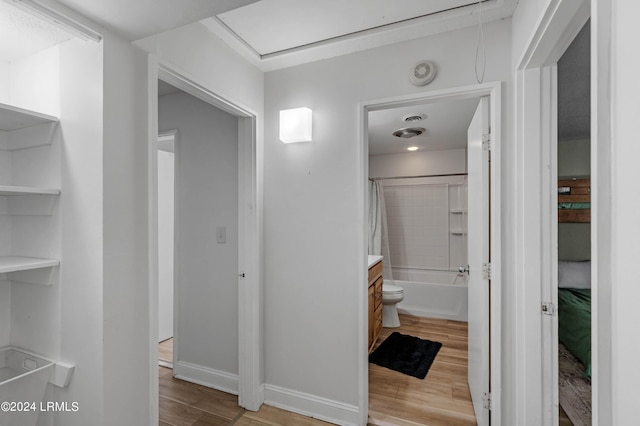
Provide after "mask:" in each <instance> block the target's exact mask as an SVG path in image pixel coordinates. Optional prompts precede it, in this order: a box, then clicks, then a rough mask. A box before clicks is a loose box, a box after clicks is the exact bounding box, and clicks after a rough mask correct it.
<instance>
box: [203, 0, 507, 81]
mask: <svg viewBox="0 0 640 426" xmlns="http://www.w3.org/2000/svg"><path fill="white" fill-rule="evenodd" d="M516 5H517V0H482V8H481V9H482V19H483V21H484V22H490V21H494V20H498V19H503V18H507V17H510V16H511V15H512V14H513V11H514V9H515V7H516ZM479 11H480V7H479V1H478V0H429V1H425V0H402V1H400V2H398V1H389V0H348V1H345V0H323V1H314V0H260V1H258V2H256V3H252V4H250V5H247V6H244V7H240V8H237V9H233V10H229V11H227V12H223V13H219V14H217V15H216V16H213V17H211V18H209V19H205V20H203V21H202V23H203V24H204V25H205V26H206V27H207V28H208V29H209V30H210V31H211V32H212V33H214V34H215V35H216V36H217V37H219V38H221V39H222V40H224V41H225V42H226V43H227V44H228V45H229V46H231V47H232V48H234V49H235V50H236V51H237V52H239V53H240V54H241V55H242V56H243V57H244V58H245V59H247V60H248V61H250V62H251V63H253V64H254V65H256V66H257V67H258V68H260V69H261V70H263V71H271V70H275V69H280V68H285V67H289V66H293V65H299V64H302V63H307V62H311V61H317V60H320V59H326V58H330V57H334V56H338V55H344V54H349V53H354V52H357V51H361V50H365V49H372V48H375V47H380V46H384V45H388V44H392V43H398V42H402V41H406V40H412V39H417V38H420V37H425V36H429V35H433V34H436V33H441V32H445V31H451V30H453V29H457V28H462V27H466V26H473V25H477V23H478V14H479Z"/></svg>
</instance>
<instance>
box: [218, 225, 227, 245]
mask: <svg viewBox="0 0 640 426" xmlns="http://www.w3.org/2000/svg"><path fill="white" fill-rule="evenodd" d="M216 243H218V244H226V243H227V227H226V226H218V227H216Z"/></svg>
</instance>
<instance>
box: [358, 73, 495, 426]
mask: <svg viewBox="0 0 640 426" xmlns="http://www.w3.org/2000/svg"><path fill="white" fill-rule="evenodd" d="M482 96H487V97H488V98H489V99H490V114H489V116H490V120H489V122H490V127H491V129H493V131H492V136H491V139H492V142H491V144H492V146H491V149H487V151H486V153H487V155H488V156H489V157H490V159H491V161H492V164H495V167H492V169H491V171H490V187H491V189H490V196H488V203H489V204H490V206H491V211H492V213H493V212H495V214H494V215H493V216H492V217H491V219H490V227H489V229H490V231H489V230H487V232H488V234H489V233H490V239H491V243H490V248H489V249H490V251H491V255H492V259H499V258H500V218H499V216H500V213H499V209H498V206H499V200H500V188H499V182H500V179H499V173H500V167H499V158H500V157H499V142H500V122H501V120H500V117H501V108H500V83H490V84H481V85H477V86H471V87H463V88H458V89H450V90H443V91H437V92H432V93H428V94H421V95H417V96H407V97H401V98H394V99H386V100H380V101H373V102H368V103H365V104H362V105H361V123H362V138H361V140H362V141H363V142H362V144H363V146H362V152H363V156H362V160H363V162H362V170H363V172H364V173H363V182H362V183H363V186H362V187H363V191H362V194H363V203H362V206H363V213H364V212H366V211H367V210H368V209H367V208H366V206H367V197H366V196H365V194H367V193H368V191H367V190H366V189H365V188H366V185H367V182H368V179H369V164H368V163H369V131H368V129H369V114H370V113H372V112H376V111H382V110H388V109H394V108H400V107H404V106H407V107H411V106H418V105H424V104H430V103H437V102H447V101H456V100H465V99H472V98H475V99H476V105H477V99H479V98H480V97H482ZM487 148H488V147H487ZM481 149H482V148H481ZM405 177H406V176H405ZM454 210H455V209H454ZM447 213H449V212H447ZM366 217H367V216H366V215H364V214H363V218H365V219H364V220H363V223H367V220H366ZM363 232H364V236H365V237H366V238H364V243H363V246H362V251H363V258H365V257H366V254H367V252H368V234H369V231H368V226H367V229H365V230H363ZM392 257H393V256H392ZM363 263H364V265H366V264H367V263H366V262H363ZM492 266H493V268H492V270H493V274H492V276H491V282H492V287H493V288H494V289H495V291H492V292H491V293H490V296H488V297H490V303H487V306H486V308H487V312H489V317H490V329H489V326H488V324H487V331H490V333H491V336H492V338H491V339H489V338H487V339H486V341H485V342H484V343H485V344H486V348H487V352H489V351H490V353H491V354H492V356H491V358H490V359H489V358H488V357H487V358H486V360H487V364H488V365H486V370H487V371H490V377H488V379H489V380H490V381H491V383H492V384H493V387H492V389H491V395H489V389H487V390H486V394H487V395H486V401H487V402H488V400H489V398H490V399H491V400H493V401H496V403H494V404H493V406H492V407H490V406H489V405H488V404H486V405H487V418H489V417H490V418H491V421H494V422H497V423H498V424H499V417H500V409H499V401H500V399H499V395H500V388H499V383H500V338H499V336H500V290H499V289H500V273H499V265H492ZM362 272H363V275H364V277H363V281H366V279H367V278H366V276H367V275H368V274H367V271H366V267H363V271H362ZM365 274H366V275H365ZM454 275H455V274H454ZM364 288H365V289H366V285H365V286H364ZM367 301H368V298H367V297H366V294H364V295H363V297H362V298H361V305H360V308H361V313H362V314H363V315H361V325H362V327H361V332H362V336H361V341H362V342H363V344H362V345H361V349H362V351H363V352H362V357H361V360H362V362H361V370H360V373H361V382H360V383H361V386H362V389H363V393H362V394H361V395H363V398H362V399H361V400H360V407H361V413H364V416H363V417H364V418H363V419H362V422H363V424H364V423H366V421H367V417H366V415H367V413H368V404H369V400H368V396H369V391H370V390H371V389H370V383H369V378H368V373H369V368H368V350H367V348H368V345H367V340H368V332H367V331H368V330H367V328H368V318H369V317H368V306H367ZM489 306H490V307H491V309H490V310H489ZM480 404H481V405H482V404H483V403H482V402H480ZM489 408H491V409H490V410H489Z"/></svg>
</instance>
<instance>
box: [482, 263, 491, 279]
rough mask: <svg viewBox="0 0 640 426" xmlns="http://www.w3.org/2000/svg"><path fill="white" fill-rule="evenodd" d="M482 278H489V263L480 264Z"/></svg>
mask: <svg viewBox="0 0 640 426" xmlns="http://www.w3.org/2000/svg"><path fill="white" fill-rule="evenodd" d="M482 278H483V279H485V280H490V279H491V263H483V264H482Z"/></svg>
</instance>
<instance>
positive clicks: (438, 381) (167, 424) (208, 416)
mask: <svg viewBox="0 0 640 426" xmlns="http://www.w3.org/2000/svg"><path fill="white" fill-rule="evenodd" d="M400 321H401V323H402V326H401V327H400V328H396V329H388V328H383V329H382V332H381V335H380V338H379V339H378V341H377V343H376V347H377V345H379V344H380V343H381V342H382V341H383V340H384V339H386V338H387V337H388V336H389V335H390V334H391V333H392V332H393V331H398V332H400V333H403V334H409V335H412V336H416V337H420V338H423V339H428V340H432V341H438V342H440V343H442V348H441V349H440V351H439V352H438V355H437V356H436V358H435V361H434V363H433V365H432V366H431V369H430V370H429V373H428V374H427V377H425V379H424V380H420V379H416V378H414V377H411V376H407V375H405V374H402V373H398V372H395V371H392V370H389V369H386V368H383V367H380V366H377V365H374V364H369V425H372V426H391V425H397V426H418V425H432V426H437V425H444V426H456V425H475V424H476V420H475V415H474V412H473V405H472V403H471V395H470V393H469V387H468V385H467V359H468V357H467V323H465V322H458V321H449V320H440V319H432V318H421V317H414V316H409V315H400ZM170 340H171V341H165V342H162V343H161V344H160V352H161V354H162V355H161V358H163V359H165V360H171V359H172V358H173V356H172V349H173V347H172V345H173V342H172V339H170ZM159 382H160V424H159V425H160V426H210V425H239V426H243V425H244V426H267V425H268V426H281V425H300V426H316V425H318V426H320V425H328V424H329V423H326V422H323V421H320V420H317V419H312V418H309V417H304V416H301V415H298V414H294V413H290V412H288V411H285V410H281V409H278V408H275V407H271V406H268V405H263V406H262V407H261V408H260V411H258V412H257V413H254V412H251V411H246V410H244V409H243V408H241V407H239V406H238V398H237V396H235V395H230V394H227V393H224V392H221V391H217V390H215V389H210V388H207V387H205V386H200V385H197V384H193V383H189V382H185V381H183V380H179V379H175V378H173V377H172V370H171V369H169V368H164V367H159ZM564 425H571V422H570V421H569V420H568V418H567V417H566V414H564V412H563V411H562V410H561V411H560V426H564Z"/></svg>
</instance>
